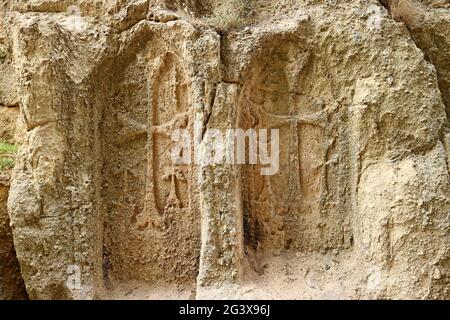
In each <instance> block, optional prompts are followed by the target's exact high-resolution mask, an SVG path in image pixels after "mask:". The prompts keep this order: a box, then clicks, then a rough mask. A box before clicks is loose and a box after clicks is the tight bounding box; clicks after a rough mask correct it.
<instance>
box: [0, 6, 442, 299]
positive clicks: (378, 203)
mask: <svg viewBox="0 0 450 320" xmlns="http://www.w3.org/2000/svg"><path fill="white" fill-rule="evenodd" d="M382 2H383V4H385V5H387V2H386V1H382ZM213 3H215V2H213ZM258 3H260V4H261V7H260V8H259V9H260V10H258V8H255V10H254V11H255V13H254V15H255V16H254V17H253V21H255V22H253V23H252V24H251V25H250V26H248V27H242V28H236V29H235V30H232V31H230V32H225V33H224V32H221V33H220V34H219V33H218V32H216V31H215V30H214V29H213V28H211V27H209V26H207V25H206V24H205V23H204V22H202V20H201V18H202V16H204V15H208V14H210V13H211V12H213V11H214V10H212V9H213V8H212V9H211V7H210V6H205V5H204V4H205V3H202V2H201V1H179V2H170V4H167V3H166V2H164V1H143V0H130V1H50V0H36V1H11V2H8V3H7V4H6V7H5V8H4V10H5V11H4V12H6V16H5V21H7V24H6V27H5V28H6V31H7V32H6V34H7V35H8V37H7V38H8V41H9V43H10V49H9V50H10V54H11V59H12V60H11V68H12V69H11V70H12V71H11V74H12V78H11V79H13V80H11V79H9V80H8V81H12V82H13V84H14V85H13V86H12V87H14V90H15V91H14V90H13V91H14V92H15V95H13V94H9V95H8V96H12V97H16V98H15V99H14V98H13V99H12V101H13V102H7V103H6V102H5V103H4V104H7V105H11V106H12V105H19V106H20V112H21V117H23V119H24V121H25V123H26V129H25V130H24V131H25V132H26V134H25V138H24V139H23V143H22V146H21V149H20V154H19V157H18V161H17V165H16V167H15V169H14V172H13V176H12V182H11V190H10V192H9V199H8V211H9V215H10V218H11V225H12V231H13V235H14V246H15V249H16V251H17V257H18V260H19V262H20V266H21V273H22V276H23V279H24V281H25V284H26V287H27V292H28V294H29V296H30V298H32V299H57V298H71V299H92V298H105V297H110V296H111V292H116V291H121V288H125V287H126V288H128V286H129V285H131V286H132V287H133V290H135V289H136V288H137V287H143V288H145V290H148V291H152V290H153V291H156V290H162V291H164V290H165V291H168V290H169V289H168V286H172V285H175V286H177V289H176V290H177V293H175V294H174V296H173V297H177V296H181V295H182V294H181V293H180V292H185V291H186V292H189V291H191V290H192V291H193V292H194V296H196V297H197V298H224V297H238V298H240V297H245V298H261V297H268V298H274V297H283V291H285V289H286V288H287V289H288V290H286V292H288V293H289V294H291V296H288V297H290V298H309V297H327V298H329V297H331V298H403V299H406V298H417V299H424V298H429V299H433V298H449V297H450V296H449V279H450V265H449V254H450V252H449V245H450V243H449V237H448V234H449V231H450V230H449V228H450V222H449V220H448V219H449V216H448V213H449V210H450V201H449V200H450V199H449V196H450V180H449V169H448V168H449V166H448V159H449V157H448V154H449V149H450V142H449V138H448V136H449V134H448V132H449V130H448V119H447V116H446V108H445V105H447V110H448V79H447V78H448V70H449V68H448V59H447V56H448V52H449V50H448V41H449V35H448V28H446V27H447V24H446V23H445V22H446V21H447V20H448V17H449V12H448V10H446V9H445V8H431V7H428V6H427V3H426V2H424V6H425V7H421V10H425V12H426V14H425V15H424V17H425V18H423V19H424V20H421V21H422V22H421V23H422V24H420V25H416V24H414V25H410V24H407V25H405V23H404V22H401V21H398V22H396V21H395V20H394V19H393V17H392V15H391V14H390V13H389V11H388V10H386V8H385V7H384V6H382V3H381V2H378V1H340V2H333V1H326V2H323V1H312V0H311V1H288V0H286V1H282V2H280V4H279V5H278V6H277V8H275V9H274V6H273V4H272V3H271V2H270V1H260V2H258ZM70 5H76V6H77V7H76V8H77V9H79V10H80V12H75V13H74V12H71V11H70ZM213 6H214V5H213ZM424 8H425V9H424ZM68 9H69V12H67V10H68ZM211 10H212V11H211ZM272 10H275V12H276V13H275V14H274V12H273V11H272ZM374 12H375V13H376V14H377V15H376V20H373V19H374V18H373V14H374ZM78 13H79V14H80V15H78ZM422 50H423V51H422ZM5 79H6V78H5V77H1V78H0V83H1V84H3V83H6V81H7V80H5ZM5 101H6V100H5ZM14 101H16V102H14ZM444 103H445V105H444ZM228 128H241V129H244V130H247V129H250V128H253V129H264V128H267V129H270V128H276V129H279V130H280V146H281V147H280V171H279V172H278V173H277V174H276V175H274V176H263V175H261V174H260V170H261V169H262V167H261V166H260V165H243V166H233V165H223V166H207V167H202V166H196V165H191V166H189V165H174V164H173V163H171V161H170V150H171V149H172V147H173V141H171V133H172V132H173V130H175V129H187V130H188V131H189V132H190V133H192V135H194V136H195V137H196V139H195V141H194V142H195V143H198V145H199V147H200V149H201V150H205V148H207V146H208V143H209V139H210V137H208V134H207V132H208V129H220V130H226V129H228ZM193 147H194V146H193ZM200 156H204V154H203V153H201V154H200ZM329 261H331V262H329ZM293 265H295V267H292V266H293ZM277 281H279V282H277ZM130 283H131V284H130ZM286 283H289V285H286ZM265 287H269V288H271V290H272V291H271V292H270V293H269V294H268V293H267V292H266V291H264V290H265V289H264V288H265ZM161 288H162V289H161ZM295 288H297V289H295ZM299 288H300V289H299ZM294 289H295V290H294ZM133 290H131V292H132V291H133ZM145 290H144V291H145ZM170 290H171V289H170ZM277 290H278V291H277ZM289 290H290V291H289ZM125 291H126V290H125Z"/></svg>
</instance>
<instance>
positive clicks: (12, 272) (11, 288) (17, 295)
mask: <svg viewBox="0 0 450 320" xmlns="http://www.w3.org/2000/svg"><path fill="white" fill-rule="evenodd" d="M8 191H9V183H8V182H7V181H3V180H2V179H1V177H0V300H10V299H14V300H18V299H27V293H26V291H25V286H24V284H23V280H22V276H21V274H20V267H19V262H18V261H17V258H16V252H15V250H14V244H13V241H12V234H11V228H10V227H9V217H8V211H7V210H6V200H7V199H8Z"/></svg>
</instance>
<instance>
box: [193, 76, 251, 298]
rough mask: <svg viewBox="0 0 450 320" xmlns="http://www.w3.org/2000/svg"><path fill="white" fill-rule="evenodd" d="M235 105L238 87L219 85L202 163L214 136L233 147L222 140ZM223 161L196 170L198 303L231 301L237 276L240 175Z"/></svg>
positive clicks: (228, 142)
mask: <svg viewBox="0 0 450 320" xmlns="http://www.w3.org/2000/svg"><path fill="white" fill-rule="evenodd" d="M237 100H238V86H237V85H235V84H223V83H220V84H219V85H218V86H217V91H216V96H215V101H214V103H213V105H212V106H213V107H212V110H211V113H210V116H209V119H208V121H207V123H206V126H204V128H203V129H204V130H203V135H202V143H201V150H202V152H201V160H202V161H205V157H207V156H208V151H207V150H208V145H209V144H210V143H212V142H213V141H216V142H217V139H216V140H214V138H213V136H214V133H215V132H216V133H219V132H221V133H222V137H224V141H223V142H224V143H223V145H224V146H230V145H232V143H233V140H232V139H234V137H233V136H227V135H226V129H230V128H234V126H235V123H236V107H237V104H238V103H237ZM217 130H218V131H217ZM216 145H217V144H216ZM215 156H217V153H216V154H215ZM222 156H223V157H222V160H223V161H224V164H211V165H204V166H203V167H202V168H201V170H200V189H201V211H202V222H201V223H202V228H201V229H202V247H201V257H200V271H199V276H198V287H197V299H203V298H208V299H223V298H232V297H235V296H236V293H237V288H238V285H239V282H240V279H241V276H242V270H241V262H242V252H243V251H242V250H243V249H242V246H243V245H242V239H243V231H242V229H243V227H242V205H241V203H242V201H241V199H240V194H241V192H240V191H241V187H240V183H239V170H238V168H237V167H236V166H234V165H232V164H225V158H226V152H223V154H222Z"/></svg>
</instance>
